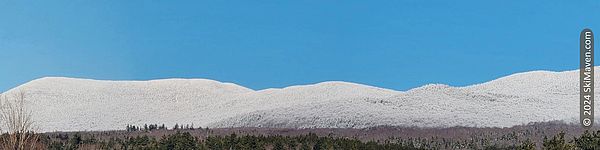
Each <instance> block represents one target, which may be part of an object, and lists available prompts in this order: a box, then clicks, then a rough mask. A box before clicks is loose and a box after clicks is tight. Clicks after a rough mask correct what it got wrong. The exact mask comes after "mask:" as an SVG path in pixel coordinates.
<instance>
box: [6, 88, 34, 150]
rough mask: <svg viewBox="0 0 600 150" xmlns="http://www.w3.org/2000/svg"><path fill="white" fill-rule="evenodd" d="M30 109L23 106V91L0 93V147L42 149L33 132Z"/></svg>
mask: <svg viewBox="0 0 600 150" xmlns="http://www.w3.org/2000/svg"><path fill="white" fill-rule="evenodd" d="M31 114H32V113H31V110H29V109H28V108H27V107H26V106H25V93H23V92H18V93H17V94H14V95H10V96H9V95H7V94H2V95H0V119H1V120H0V122H1V124H2V129H3V130H6V131H2V133H3V134H2V135H1V136H0V148H1V149H7V150H8V149H14V150H31V149H44V148H43V147H42V146H43V144H42V143H40V142H39V137H38V135H37V134H36V133H35V132H34V126H33V125H34V121H33V118H32V115H31Z"/></svg>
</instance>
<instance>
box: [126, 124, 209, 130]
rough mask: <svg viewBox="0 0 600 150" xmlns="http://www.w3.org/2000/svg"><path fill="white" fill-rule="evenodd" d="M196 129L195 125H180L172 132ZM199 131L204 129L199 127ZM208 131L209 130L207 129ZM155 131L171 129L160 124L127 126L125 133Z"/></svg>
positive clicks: (174, 127)
mask: <svg viewBox="0 0 600 150" xmlns="http://www.w3.org/2000/svg"><path fill="white" fill-rule="evenodd" d="M194 129H196V128H194V124H191V125H189V124H186V125H185V126H184V125H179V124H175V126H173V127H172V128H170V130H194ZM197 129H202V127H198V128H197ZM207 129H208V128H207ZM153 130H169V128H167V127H166V126H165V124H162V125H160V126H159V125H158V124H150V125H148V124H144V126H135V125H127V126H126V127H125V131H153Z"/></svg>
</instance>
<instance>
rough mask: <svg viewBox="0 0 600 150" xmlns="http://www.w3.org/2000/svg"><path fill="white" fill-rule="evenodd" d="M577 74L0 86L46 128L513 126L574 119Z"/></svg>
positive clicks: (56, 81) (52, 80) (56, 80)
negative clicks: (422, 80) (400, 81)
mask: <svg viewBox="0 0 600 150" xmlns="http://www.w3.org/2000/svg"><path fill="white" fill-rule="evenodd" d="M596 69H599V68H596ZM578 75H579V72H578V70H574V71H564V72H551V71H531V72H524V73H517V74H513V75H509V76H506V77H502V78H499V79H496V80H492V81H489V82H485V83H481V84H476V85H471V86H465V87H452V86H448V85H443V84H428V85H424V86H422V87H418V88H414V89H411V90H408V91H394V90H390V89H384V88H378V87H373V86H368V85H362V84H357V83H349V82H342V81H329V82H322V83H317V84H311V85H298V86H290V87H285V88H278V89H276V88H272V89H265V90H258V91H255V90H252V89H249V88H246V87H243V86H239V85H236V84H233V83H222V82H219V81H214V80H208V79H163V80H150V81H103V80H91V79H76V78H64V77H45V78H40V79H36V80H33V81H30V82H28V83H26V84H23V85H21V86H18V87H16V88H14V89H11V90H9V91H7V92H5V93H4V94H5V95H11V94H14V93H16V92H24V93H25V96H26V100H27V105H28V106H29V107H30V108H31V109H32V110H33V117H34V119H35V121H36V125H37V127H38V130H40V131H42V132H48V131H82V130H86V131H92V130H94V131H95V130H118V129H124V127H125V126H126V125H127V124H134V125H143V124H146V123H148V124H150V123H156V124H163V123H164V124H165V125H168V126H172V125H174V124H176V123H178V124H192V123H193V124H194V125H195V126H196V127H197V126H202V127H207V126H208V127H211V128H215V127H291V128H366V127H373V126H382V125H387V126H420V127H450V126H471V127H510V126H514V125H521V124H527V123H529V122H540V121H552V120H564V121H566V122H576V121H577V120H578V118H579V109H578V107H579V89H578V84H579V80H578ZM596 78H598V75H596ZM596 84H598V82H596ZM596 91H598V90H596ZM597 95H598V93H597ZM596 99H598V98H596ZM596 113H598V112H597V111H596ZM596 116H600V115H596Z"/></svg>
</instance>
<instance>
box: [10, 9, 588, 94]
mask: <svg viewBox="0 0 600 150" xmlns="http://www.w3.org/2000/svg"><path fill="white" fill-rule="evenodd" d="M586 27H587V28H591V29H592V30H594V31H596V32H600V1H596V0H582V1H563V0H557V1H548V0H527V1H523V0H512V1H442V0H440V1H422V0H409V1H396V0H390V1H325V0H314V1H302V0H301V1H277V0H273V1H262V0H261V1H152V0H149V1H148V0H140V1H133V0H132V1H117V0H115V1H110V0H107V1H58V0H57V1H16V0H15V1H13V0H8V1H0V52H1V53H0V56H1V58H0V91H4V90H8V89H10V88H13V87H15V86H17V85H20V84H23V83H25V82H27V81H30V80H33V79H36V78H40V77H44V76H67V77H80V78H93V79H111V80H147V79H161V78H174V77H176V78H208V79H215V80H219V81H225V82H234V83H237V84H240V85H243V86H246V87H249V88H252V89H264V88H269V87H285V86H289V85H296V84H310V83H316V82H322V81H329V80H341V81H350V82H357V83H362V84H368V85H374V86H379V87H385V88H391V89H396V90H407V89H410V88H414V87H418V86H420V85H423V84H427V83H443V84H449V85H453V86H463V85H469V84H474V83H480V82H485V81H488V80H492V79H495V78H498V77H501V76H505V75H509V74H512V73H516V72H523V71H531V70H555V71H562V70H572V69H577V67H578V58H579V54H578V51H579V45H578V38H579V37H578V36H579V32H580V31H581V30H582V29H583V28H586Z"/></svg>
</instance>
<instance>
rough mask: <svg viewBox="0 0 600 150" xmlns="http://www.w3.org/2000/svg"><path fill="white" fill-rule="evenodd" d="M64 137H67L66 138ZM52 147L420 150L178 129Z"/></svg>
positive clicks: (306, 137)
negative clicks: (165, 133)
mask: <svg viewBox="0 0 600 150" xmlns="http://www.w3.org/2000/svg"><path fill="white" fill-rule="evenodd" d="M63 138H64V137H63ZM48 148H49V149H52V150H73V149H150V150H154V149H156V150H196V149H197V150H208V149H211V150H222V149H237V150H246V149H255V150H260V149H273V150H286V149H301V150H327V149H361V150H362V149H365V150H397V149H400V150H403V149H406V150H411V149H420V148H415V147H414V146H408V145H402V144H399V143H378V142H375V141H370V142H362V141H360V140H357V139H348V138H334V137H319V136H317V135H316V134H313V133H310V134H307V135H302V136H294V137H289V136H254V135H243V136H238V135H236V134H231V135H227V136H209V137H206V138H203V139H202V138H199V137H194V136H192V135H191V134H190V133H189V132H179V131H177V132H176V133H175V134H171V135H168V136H163V137H161V138H159V139H157V138H154V137H150V136H147V135H143V136H136V137H126V138H111V139H109V140H97V139H94V138H82V137H81V136H80V135H79V134H75V135H74V136H73V137H71V138H66V139H65V140H61V141H54V142H52V143H51V144H50V145H49V147H48Z"/></svg>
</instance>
